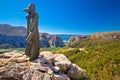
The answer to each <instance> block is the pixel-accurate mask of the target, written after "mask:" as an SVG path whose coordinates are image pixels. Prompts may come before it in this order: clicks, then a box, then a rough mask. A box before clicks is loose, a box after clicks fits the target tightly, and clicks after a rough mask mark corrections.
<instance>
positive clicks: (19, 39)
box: [0, 24, 64, 48]
mask: <svg viewBox="0 0 120 80" xmlns="http://www.w3.org/2000/svg"><path fill="white" fill-rule="evenodd" d="M26 34H27V29H26V28H25V27H22V26H16V27H13V26H11V25H8V24H0V48H20V47H25V46H26ZM40 46H41V47H63V46H64V43H63V41H62V39H61V38H60V37H59V36H56V35H50V34H48V33H40Z"/></svg>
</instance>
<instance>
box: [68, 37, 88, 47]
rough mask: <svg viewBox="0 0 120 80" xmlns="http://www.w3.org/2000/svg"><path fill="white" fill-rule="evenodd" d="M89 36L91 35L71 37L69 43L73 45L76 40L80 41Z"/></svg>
mask: <svg viewBox="0 0 120 80" xmlns="http://www.w3.org/2000/svg"><path fill="white" fill-rule="evenodd" d="M88 37H90V36H89V35H86V36H73V37H71V38H70V40H69V43H68V45H72V44H74V43H76V42H80V41H81V40H83V39H84V38H88Z"/></svg>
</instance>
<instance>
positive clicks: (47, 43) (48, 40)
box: [40, 33, 64, 47]
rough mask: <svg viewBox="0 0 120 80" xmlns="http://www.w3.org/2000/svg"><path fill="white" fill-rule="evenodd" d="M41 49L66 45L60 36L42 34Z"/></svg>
mask: <svg viewBox="0 0 120 80" xmlns="http://www.w3.org/2000/svg"><path fill="white" fill-rule="evenodd" d="M40 46H41V47H63V46H64V43H63V41H62V39H61V38H60V37H59V36H56V35H50V34H48V33H40Z"/></svg>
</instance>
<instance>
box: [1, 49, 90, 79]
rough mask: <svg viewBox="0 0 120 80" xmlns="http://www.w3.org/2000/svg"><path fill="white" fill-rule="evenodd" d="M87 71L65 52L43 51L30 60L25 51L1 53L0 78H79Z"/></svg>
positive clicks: (84, 75)
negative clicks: (71, 59)
mask: <svg viewBox="0 0 120 80" xmlns="http://www.w3.org/2000/svg"><path fill="white" fill-rule="evenodd" d="M80 78H82V79H83V78H88V76H87V74H86V72H85V71H84V70H83V69H81V68H80V67H78V66H77V65H76V64H72V63H71V62H70V61H69V60H68V59H67V58H66V57H65V56H64V55H63V54H52V53H51V52H49V51H43V52H41V53H40V56H39V57H38V58H37V59H36V60H34V61H29V58H28V57H27V56H26V55H24V52H18V51H13V52H7V53H2V54H0V80H79V79H80Z"/></svg>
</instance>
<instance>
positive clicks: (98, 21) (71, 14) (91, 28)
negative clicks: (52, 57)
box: [0, 0, 120, 34]
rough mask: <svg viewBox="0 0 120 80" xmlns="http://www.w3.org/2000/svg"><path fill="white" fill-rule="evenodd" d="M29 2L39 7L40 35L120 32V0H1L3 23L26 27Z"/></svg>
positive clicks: (0, 7) (0, 13) (1, 20)
mask: <svg viewBox="0 0 120 80" xmlns="http://www.w3.org/2000/svg"><path fill="white" fill-rule="evenodd" d="M29 3H34V4H35V5H36V9H37V12H38V14H39V17H40V18H39V31H40V32H48V33H68V34H70V33H71V34H92V33H95V32H108V31H109V32H111V31H120V0H0V24H11V25H14V26H16V25H22V26H26V19H25V15H26V13H25V12H23V11H22V9H24V8H26V7H27V6H28V4H29Z"/></svg>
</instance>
